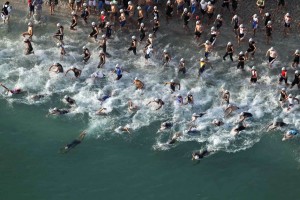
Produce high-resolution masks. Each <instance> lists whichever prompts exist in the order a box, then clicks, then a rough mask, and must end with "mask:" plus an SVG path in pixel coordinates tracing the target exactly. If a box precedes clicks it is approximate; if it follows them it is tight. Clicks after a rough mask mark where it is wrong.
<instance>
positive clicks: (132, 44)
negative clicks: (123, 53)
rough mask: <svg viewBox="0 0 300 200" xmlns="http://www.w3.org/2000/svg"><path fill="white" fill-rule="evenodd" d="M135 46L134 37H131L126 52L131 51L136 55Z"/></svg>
mask: <svg viewBox="0 0 300 200" xmlns="http://www.w3.org/2000/svg"><path fill="white" fill-rule="evenodd" d="M136 45H137V40H136V37H135V36H132V37H131V44H130V47H129V48H128V52H130V51H132V52H133V54H134V55H136Z"/></svg>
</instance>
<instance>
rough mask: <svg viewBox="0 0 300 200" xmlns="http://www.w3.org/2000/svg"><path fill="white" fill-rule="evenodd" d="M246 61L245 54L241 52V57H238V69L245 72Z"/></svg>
mask: <svg viewBox="0 0 300 200" xmlns="http://www.w3.org/2000/svg"><path fill="white" fill-rule="evenodd" d="M245 60H246V56H245V54H244V52H242V51H241V52H240V53H239V57H238V64H237V67H236V68H237V69H241V70H244V66H245Z"/></svg>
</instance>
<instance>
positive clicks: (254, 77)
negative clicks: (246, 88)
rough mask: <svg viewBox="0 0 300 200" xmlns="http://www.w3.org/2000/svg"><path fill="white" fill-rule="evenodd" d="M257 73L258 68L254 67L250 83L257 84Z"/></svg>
mask: <svg viewBox="0 0 300 200" xmlns="http://www.w3.org/2000/svg"><path fill="white" fill-rule="evenodd" d="M257 77H258V76H257V71H256V67H255V66H253V67H252V68H251V78H250V83H256V82H257Z"/></svg>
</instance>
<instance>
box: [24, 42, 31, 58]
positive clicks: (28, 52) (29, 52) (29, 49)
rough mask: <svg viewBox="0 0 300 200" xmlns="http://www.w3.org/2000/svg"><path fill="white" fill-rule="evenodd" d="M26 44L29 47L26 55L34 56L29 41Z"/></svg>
mask: <svg viewBox="0 0 300 200" xmlns="http://www.w3.org/2000/svg"><path fill="white" fill-rule="evenodd" d="M25 43H27V45H28V46H27V49H26V55H28V54H32V53H33V48H32V45H31V42H30V41H29V40H28V41H26V42H25Z"/></svg>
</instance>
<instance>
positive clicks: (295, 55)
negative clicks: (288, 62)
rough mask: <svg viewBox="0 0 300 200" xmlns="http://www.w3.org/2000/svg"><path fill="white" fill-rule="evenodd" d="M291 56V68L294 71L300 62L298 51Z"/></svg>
mask: <svg viewBox="0 0 300 200" xmlns="http://www.w3.org/2000/svg"><path fill="white" fill-rule="evenodd" d="M293 55H294V60H293V63H292V67H293V68H294V69H296V68H297V67H298V65H299V61H300V51H299V50H298V49H297V50H296V51H295V53H293Z"/></svg>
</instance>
